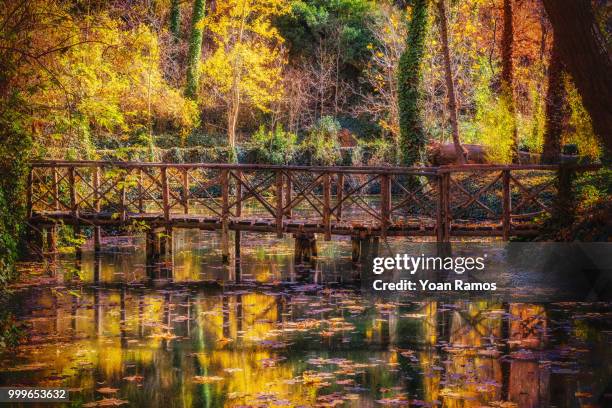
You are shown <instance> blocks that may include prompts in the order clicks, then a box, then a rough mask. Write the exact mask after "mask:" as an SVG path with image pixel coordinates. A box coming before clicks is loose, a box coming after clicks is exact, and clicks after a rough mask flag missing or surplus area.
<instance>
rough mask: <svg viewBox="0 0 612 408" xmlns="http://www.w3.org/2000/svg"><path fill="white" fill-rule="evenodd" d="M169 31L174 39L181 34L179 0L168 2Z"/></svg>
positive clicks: (176, 39) (177, 38)
mask: <svg viewBox="0 0 612 408" xmlns="http://www.w3.org/2000/svg"><path fill="white" fill-rule="evenodd" d="M170 32H171V33H172V36H173V38H174V40H175V41H178V40H179V38H180V35H181V3H180V1H179V0H172V3H171V4H170Z"/></svg>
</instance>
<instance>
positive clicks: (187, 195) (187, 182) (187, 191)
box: [183, 167, 189, 214]
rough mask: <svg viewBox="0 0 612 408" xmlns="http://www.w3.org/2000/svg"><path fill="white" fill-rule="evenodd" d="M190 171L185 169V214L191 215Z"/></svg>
mask: <svg viewBox="0 0 612 408" xmlns="http://www.w3.org/2000/svg"><path fill="white" fill-rule="evenodd" d="M188 171H189V169H188V168H187V167H185V168H184V169H183V212H184V213H185V214H189V173H188Z"/></svg>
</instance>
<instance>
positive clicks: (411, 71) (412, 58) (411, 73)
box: [398, 0, 428, 166]
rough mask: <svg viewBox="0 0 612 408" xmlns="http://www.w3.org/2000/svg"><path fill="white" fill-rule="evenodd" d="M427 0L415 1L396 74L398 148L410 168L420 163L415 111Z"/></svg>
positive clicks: (423, 138) (422, 138)
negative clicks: (398, 123) (398, 121)
mask: <svg viewBox="0 0 612 408" xmlns="http://www.w3.org/2000/svg"><path fill="white" fill-rule="evenodd" d="M427 5H428V0H415V1H414V2H413V7H412V19H411V20H410V25H409V27H408V36H407V37H406V50H405V51H404V52H403V53H402V56H401V57H400V61H399V71H398V105H399V119H400V148H401V153H402V163H403V164H404V165H407V166H411V165H413V164H415V163H416V162H417V161H419V160H420V158H421V156H422V153H423V150H424V148H425V142H426V136H425V133H424V132H423V128H422V124H421V115H420V110H419V99H420V86H421V77H422V75H421V61H422V60H423V54H424V49H425V36H426V34H427V7H428V6H427Z"/></svg>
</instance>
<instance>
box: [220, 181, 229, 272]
mask: <svg viewBox="0 0 612 408" xmlns="http://www.w3.org/2000/svg"><path fill="white" fill-rule="evenodd" d="M221 200H222V204H221V208H222V209H221V257H222V260H223V262H228V261H229V172H228V170H225V169H223V170H221Z"/></svg>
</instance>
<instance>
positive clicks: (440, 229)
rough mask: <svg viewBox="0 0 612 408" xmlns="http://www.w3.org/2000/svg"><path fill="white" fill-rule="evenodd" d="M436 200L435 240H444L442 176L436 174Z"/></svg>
mask: <svg viewBox="0 0 612 408" xmlns="http://www.w3.org/2000/svg"><path fill="white" fill-rule="evenodd" d="M436 181H437V184H438V201H437V202H436V240H437V241H438V242H442V241H444V177H443V176H440V175H438V176H437V178H436Z"/></svg>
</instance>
